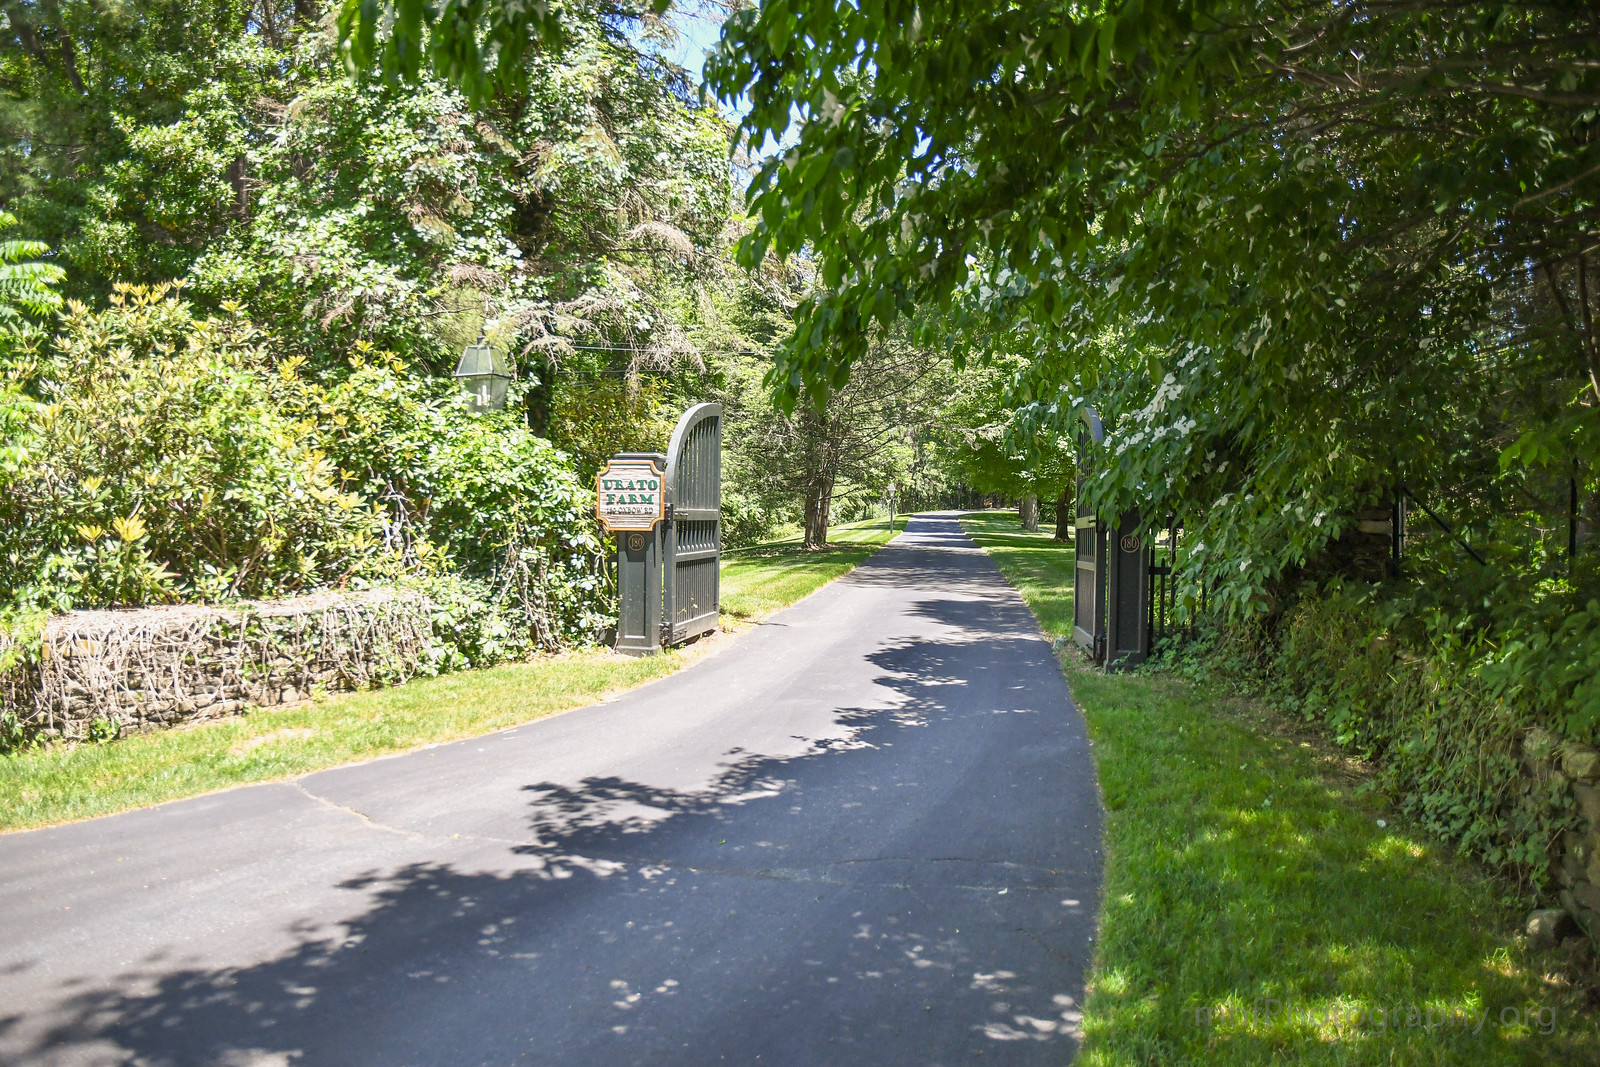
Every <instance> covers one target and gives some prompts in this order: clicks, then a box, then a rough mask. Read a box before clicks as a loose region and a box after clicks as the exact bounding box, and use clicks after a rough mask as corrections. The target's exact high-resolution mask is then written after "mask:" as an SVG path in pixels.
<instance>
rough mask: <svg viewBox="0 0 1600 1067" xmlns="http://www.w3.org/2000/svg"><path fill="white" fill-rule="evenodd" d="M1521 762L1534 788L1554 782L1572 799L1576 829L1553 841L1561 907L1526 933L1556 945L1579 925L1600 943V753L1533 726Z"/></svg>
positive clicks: (1536, 919)
mask: <svg viewBox="0 0 1600 1067" xmlns="http://www.w3.org/2000/svg"><path fill="white" fill-rule="evenodd" d="M1522 762H1523V765H1524V766H1525V767H1526V768H1527V770H1528V773H1529V776H1530V778H1531V780H1532V785H1533V786H1535V787H1538V786H1545V785H1548V784H1550V783H1552V782H1554V783H1555V784H1556V785H1557V786H1558V787H1563V788H1565V789H1566V790H1567V791H1568V792H1569V793H1570V795H1571V798H1572V807H1573V813H1574V817H1575V821H1576V822H1577V824H1578V825H1577V827H1576V828H1575V829H1572V830H1568V831H1567V832H1566V833H1564V834H1563V835H1562V836H1561V838H1560V839H1559V840H1558V841H1557V842H1556V843H1555V851H1554V854H1553V855H1552V857H1551V858H1552V861H1553V862H1552V869H1551V874H1552V875H1553V877H1554V888H1555V889H1556V890H1557V899H1558V900H1559V901H1560V903H1561V907H1560V909H1559V911H1558V910H1556V909H1545V910H1542V911H1537V912H1534V914H1533V916H1531V917H1530V919H1529V928H1528V933H1529V935H1530V936H1532V937H1534V938H1535V939H1536V940H1541V941H1546V942H1553V941H1555V940H1557V939H1558V938H1559V937H1560V936H1561V934H1562V931H1563V930H1569V931H1570V929H1571V927H1572V924H1573V923H1575V924H1576V927H1577V929H1579V930H1581V931H1582V932H1583V933H1585V934H1587V935H1588V936H1589V939H1590V940H1591V941H1593V942H1595V943H1597V944H1600V752H1597V751H1596V750H1595V749H1593V748H1590V747H1589V746H1588V745H1578V744H1573V743H1571V742H1560V741H1557V740H1556V739H1555V737H1554V736H1552V735H1551V734H1550V733H1549V732H1548V731H1545V730H1542V729H1539V728H1537V727H1535V728H1534V729H1532V730H1529V731H1528V733H1527V734H1526V735H1525V736H1524V737H1523V740H1522Z"/></svg>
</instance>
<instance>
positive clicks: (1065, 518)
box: [1056, 485, 1078, 541]
mask: <svg viewBox="0 0 1600 1067" xmlns="http://www.w3.org/2000/svg"><path fill="white" fill-rule="evenodd" d="M1073 505H1074V501H1073V499H1072V486H1070V485H1064V486H1062V487H1061V498H1060V499H1059V500H1057V501H1056V540H1057V541H1068V540H1071V538H1072V525H1073V521H1074V520H1075V519H1077V517H1078V515H1077V511H1078V509H1077V508H1076V507H1074V506H1073Z"/></svg>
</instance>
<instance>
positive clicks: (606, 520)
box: [594, 458, 666, 533]
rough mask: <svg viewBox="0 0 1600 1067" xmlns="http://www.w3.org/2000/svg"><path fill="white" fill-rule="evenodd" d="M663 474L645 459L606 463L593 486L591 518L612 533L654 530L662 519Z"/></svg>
mask: <svg viewBox="0 0 1600 1067" xmlns="http://www.w3.org/2000/svg"><path fill="white" fill-rule="evenodd" d="M663 474H664V472H663V471H662V470H661V468H660V467H657V466H656V465H655V463H654V462H653V461H651V460H647V459H615V458H613V459H608V460H606V465H605V466H604V467H603V468H601V470H600V476H599V478H598V479H596V482H595V502H594V509H595V514H596V515H598V516H599V517H600V521H601V522H602V523H603V524H605V528H606V529H607V530H609V531H611V532H612V533H615V532H616V531H618V530H654V529H655V528H656V523H658V522H660V521H661V520H662V519H663V518H664V517H665V516H666V504H665V495H666V494H665V493H664V492H663V491H662V490H663V488H664V482H663V477H662V476H663Z"/></svg>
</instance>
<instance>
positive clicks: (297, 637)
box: [0, 591, 436, 740]
mask: <svg viewBox="0 0 1600 1067" xmlns="http://www.w3.org/2000/svg"><path fill="white" fill-rule="evenodd" d="M435 654H436V649H435V646H434V641H433V628H432V622H431V618H430V608H429V604H428V601H427V600H426V599H425V598H423V597H422V596H420V595H416V594H410V593H401V592H394V591H375V592H366V593H326V594H318V595H314V596H305V597H297V598H295V599H292V600H278V601H255V602H249V603H245V604H240V605H231V606H228V607H208V606H200V605H175V606H171V607H149V608H129V609H123V610H111V611H73V612H68V613H67V614H65V615H60V616H57V617H55V618H52V619H51V620H50V621H49V623H48V625H47V626H46V627H45V631H44V638H43V644H42V647H41V649H40V650H39V654H38V655H37V657H30V658H29V662H27V663H25V664H23V665H22V666H20V667H17V668H14V669H12V670H11V671H8V672H6V673H5V674H3V675H0V706H3V708H4V709H5V710H6V711H9V712H11V713H13V714H15V715H16V716H17V718H18V720H20V722H21V723H22V724H23V726H24V727H25V728H26V729H27V730H29V731H30V732H31V733H34V734H36V735H38V736H43V737H46V738H57V739H68V740H70V739H79V738H83V737H86V736H88V734H89V728H90V724H91V723H94V722H96V721H106V720H109V721H110V722H113V723H115V724H116V725H117V727H118V728H119V729H120V730H123V731H127V730H151V729H161V728H165V727H170V726H176V725H178V724H179V723H184V722H191V721H195V720H200V719H211V718H217V717H220V716H223V715H231V714H234V713H236V712H238V711H240V710H242V709H243V708H245V707H246V706H250V705H253V706H259V707H269V706H272V705H277V704H289V703H294V702H296V701H299V700H302V699H305V698H306V697H307V696H308V695H309V693H310V692H311V690H312V689H313V688H314V687H321V688H326V689H357V688H362V687H365V686H370V685H374V684H391V685H392V684H397V683H400V682H404V681H406V680H407V679H409V678H411V677H412V676H414V675H415V674H417V673H418V672H419V671H420V670H424V669H426V668H427V666H428V665H429V664H431V663H432V662H433V661H434V659H435Z"/></svg>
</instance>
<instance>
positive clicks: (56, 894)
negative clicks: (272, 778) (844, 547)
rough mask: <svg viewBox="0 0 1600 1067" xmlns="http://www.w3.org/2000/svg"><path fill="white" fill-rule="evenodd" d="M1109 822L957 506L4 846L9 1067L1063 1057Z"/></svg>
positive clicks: (3, 1012)
mask: <svg viewBox="0 0 1600 1067" xmlns="http://www.w3.org/2000/svg"><path fill="white" fill-rule="evenodd" d="M1100 871H1101V851H1100V809H1099V801H1098V795H1097V791H1096V787H1095V782H1094V769H1093V763H1092V760H1091V758H1090V753H1089V745H1088V741H1087V738H1086V736H1085V732H1084V726H1083V721H1082V718H1081V716H1080V715H1079V714H1078V711H1077V710H1076V708H1075V707H1074V706H1073V705H1072V702H1071V700H1070V698H1069V696H1068V693H1067V688H1066V685H1065V682H1064V681H1063V679H1062V676H1061V673H1060V671H1059V670H1058V668H1057V667H1056V664H1055V662H1054V660H1053V658H1052V656H1051V652H1050V648H1049V645H1048V644H1047V643H1046V641H1045V640H1044V638H1043V637H1042V636H1040V634H1039V632H1038V630H1037V628H1036V627H1035V625H1034V621H1033V618H1032V616H1031V615H1030V614H1029V613H1028V610H1027V608H1026V607H1025V606H1024V605H1023V602H1022V600H1021V599H1020V598H1019V597H1018V596H1017V595H1016V593H1015V592H1014V591H1012V590H1011V588H1010V587H1009V586H1007V585H1006V584H1005V582H1004V581H1003V580H1002V579H1001V578H1000V575H999V573H998V572H997V571H996V569H995V567H994V565H993V564H992V563H991V562H990V560H989V559H988V557H987V556H985V555H984V554H983V552H982V551H981V550H979V549H978V548H976V547H975V546H974V545H973V544H972V543H971V542H970V541H969V540H967V538H966V537H965V536H964V535H963V534H962V533H961V531H960V527H959V525H958V523H957V520H956V519H955V517H954V516H922V517H918V518H916V519H914V520H913V521H912V523H911V525H910V528H909V529H908V531H907V532H906V533H905V534H904V535H902V536H901V537H900V538H898V539H897V540H896V541H894V542H893V543H891V544H890V545H889V546H887V547H886V548H884V549H883V550H881V551H880V552H879V553H878V554H877V555H875V556H874V557H872V559H871V560H869V561H868V562H867V563H866V564H864V565H863V566H861V567H860V568H858V569H857V570H856V571H854V572H853V573H852V574H850V575H849V576H847V577H846V578H843V579H841V580H839V581H837V582H835V583H833V584H832V585H829V586H827V587H826V588H824V589H822V590H821V591H819V592H818V593H816V594H815V595H813V596H812V597H810V598H809V599H807V600H805V601H802V602H801V603H799V604H797V605H795V606H794V607H792V608H790V609H788V610H787V611H784V612H782V613H780V614H778V615H775V616H773V617H772V618H771V619H769V620H768V621H767V622H766V623H765V624H763V625H761V626H759V627H757V628H755V629H754V630H753V631H752V632H750V633H747V634H745V635H743V636H742V637H740V638H739V639H738V640H736V641H734V642H733V643H731V644H730V646H729V647H728V648H726V649H725V650H723V651H721V652H720V653H718V654H716V655H714V656H710V657H708V658H706V659H704V660H702V661H701V662H700V663H698V664H697V665H695V666H693V667H691V668H689V669H687V670H685V671H682V672H680V673H678V674H676V675H673V676H671V677H669V678H666V679H663V680H661V681H659V682H655V683H652V684H650V685H647V686H645V687H643V688H641V689H638V690H636V691H634V692H632V693H630V694H628V695H626V696H623V697H621V698H619V699H617V700H615V701H612V702H608V703H605V704H599V705H595V706H593V707H590V708H585V709H583V710H581V711H575V712H571V713H569V714H566V715H561V716H558V717H555V718H550V719H545V720H542V721H540V722H536V723H532V724H530V725H527V726H521V727H517V728H515V729H511V730H506V731H502V732H500V733H497V734H492V735H489V736H487V737H482V738H477V739H474V740H469V741H463V742H458V743H455V744H450V745H442V746H438V747H435V748H430V749H425V750H422V751H418V752H413V753H409V754H407V755H404V756H397V757H392V758H388V759H382V760H377V761H374V762H371V763H365V764H359V765H355V766H350V767H342V768H338V769H334V770H329V771H322V772H319V773H316V774H311V775H307V776H305V777H302V778H298V779H295V780H291V781H284V782H275V783H268V784H263V785H254V786H248V787H244V788H239V789H233V790H229V791H226V792H221V793H215V794H211V795H209V796H204V797H197V798H194V799H192V800H185V801H178V802H174V803H170V804H165V805H162V806H160V807H156V808H150V809H147V810H143V811H136V812H130V813H128V814H125V815H117V816H111V817H107V818H103V819H96V820H93V821H89V822H84V823H78V824H74V825H70V826H63V827H58V828H55V829H49V830H38V831H31V832H26V833H17V834H10V835H5V836H0V894H3V895H0V901H3V905H0V1062H4V1063H8V1064H152V1065H154V1064H161V1065H166V1064H171V1065H189V1064H217V1065H230V1067H232V1065H241V1064H263V1065H266V1064H305V1065H310V1064H328V1065H339V1067H350V1065H365V1064H374V1065H385V1067H387V1065H397V1064H416V1065H454V1064H515V1063H543V1064H586V1065H587V1064H594V1065H608V1067H609V1065H617V1064H650V1065H667V1064H715V1063H739V1064H754V1063H766V1064H796V1065H813V1064H872V1065H880V1064H902V1063H904V1064H954V1063H969V1062H983V1063H1012V1062H1016V1063H1051V1064H1060V1063H1063V1062H1065V1061H1066V1060H1068V1059H1070V1057H1071V1055H1072V1052H1073V1051H1074V1050H1075V1048H1076V1041H1077V1036H1076V1035H1077V1024H1078V1020H1079V1009H1080V1007H1081V1000H1082V997H1083V980H1084V971H1085V967H1086V964H1087V962H1088V959H1089V956H1090V954H1091V952H1092V951H1093V943H1094V931H1095V915H1096V911H1097V906H1098V897H1099V886H1100Z"/></svg>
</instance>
